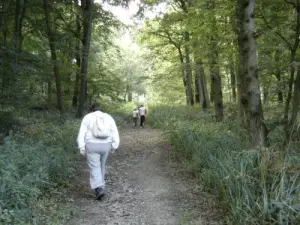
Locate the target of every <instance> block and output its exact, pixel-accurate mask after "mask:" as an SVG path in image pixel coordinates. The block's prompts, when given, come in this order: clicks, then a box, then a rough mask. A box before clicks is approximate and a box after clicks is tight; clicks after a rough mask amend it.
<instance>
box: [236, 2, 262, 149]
mask: <svg viewBox="0 0 300 225" xmlns="http://www.w3.org/2000/svg"><path fill="white" fill-rule="evenodd" d="M254 8H255V0H237V1H236V10H237V11H236V12H237V21H238V28H239V32H238V43H239V48H240V51H239V52H240V79H241V80H243V83H244V84H245V85H244V86H243V93H244V95H245V98H244V99H243V101H242V103H243V106H244V108H245V110H246V111H247V117H248V120H249V125H250V131H251V136H252V143H253V144H254V145H256V146H265V145H266V144H267V143H266V138H267V129H266V125H265V123H264V117H263V109H262V103H261V96H260V84H259V80H258V68H257V67H258V66H257V55H256V42H255V38H254V29H255V25H254Z"/></svg>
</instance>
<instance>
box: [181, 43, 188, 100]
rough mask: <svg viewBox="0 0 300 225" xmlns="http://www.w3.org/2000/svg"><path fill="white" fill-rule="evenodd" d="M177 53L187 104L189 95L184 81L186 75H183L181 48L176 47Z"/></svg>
mask: <svg viewBox="0 0 300 225" xmlns="http://www.w3.org/2000/svg"><path fill="white" fill-rule="evenodd" d="M178 54H179V61H180V67H181V74H182V81H183V86H184V90H185V98H186V104H187V105H188V104H189V97H188V88H187V83H186V76H185V70H184V57H183V54H182V52H181V49H180V48H178Z"/></svg>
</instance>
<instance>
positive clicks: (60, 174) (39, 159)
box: [0, 115, 79, 225]
mask: <svg viewBox="0 0 300 225" xmlns="http://www.w3.org/2000/svg"><path fill="white" fill-rule="evenodd" d="M20 123H21V124H22V125H21V127H20V128H19V129H17V130H14V131H13V132H12V131H10V132H9V133H10V134H9V136H7V137H5V138H4V139H3V140H2V144H1V145H0V153H1V154H0V224H18V225H19V224H63V223H64V222H65V221H67V220H68V218H69V217H70V214H71V213H72V211H73V209H72V207H71V206H68V204H60V201H61V200H62V199H63V198H64V197H65V196H66V194H65V193H64V187H68V185H70V184H71V180H72V178H74V175H75V172H76V162H77V161H78V159H79V156H78V152H77V151H76V146H75V144H76V134H77V130H78V126H79V121H75V120H73V121H66V122H63V121H60V120H59V119H56V117H50V116H48V118H47V116H45V115H43V118H41V117H39V116H37V117H35V116H34V117H31V118H21V119H20ZM58 199H60V201H58Z"/></svg>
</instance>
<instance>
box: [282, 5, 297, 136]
mask: <svg viewBox="0 0 300 225" xmlns="http://www.w3.org/2000/svg"><path fill="white" fill-rule="evenodd" d="M292 5H293V7H294V8H295V11H296V26H295V39H294V43H293V45H291V46H289V47H290V52H291V60H290V62H291V69H290V78H289V82H288V93H287V97H286V101H285V106H284V118H283V121H284V124H285V133H286V140H288V139H289V137H290V128H291V127H290V126H291V124H292V120H289V109H290V102H291V99H292V95H293V84H294V80H295V66H294V65H293V63H294V61H295V58H296V55H297V50H298V46H299V43H300V40H299V36H300V2H299V0H297V1H296V3H293V4H292ZM294 94H295V93H294Z"/></svg>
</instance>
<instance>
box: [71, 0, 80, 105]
mask: <svg viewBox="0 0 300 225" xmlns="http://www.w3.org/2000/svg"><path fill="white" fill-rule="evenodd" d="M74 3H75V7H76V8H77V14H76V33H77V34H76V35H77V37H75V38H76V40H75V43H76V44H75V45H76V46H75V51H76V53H75V59H76V79H75V84H74V93H73V100H72V106H73V107H74V108H76V107H77V104H78V94H79V81H80V66H81V57H80V37H81V35H80V34H81V26H80V15H81V9H80V6H79V4H78V0H74Z"/></svg>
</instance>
